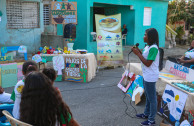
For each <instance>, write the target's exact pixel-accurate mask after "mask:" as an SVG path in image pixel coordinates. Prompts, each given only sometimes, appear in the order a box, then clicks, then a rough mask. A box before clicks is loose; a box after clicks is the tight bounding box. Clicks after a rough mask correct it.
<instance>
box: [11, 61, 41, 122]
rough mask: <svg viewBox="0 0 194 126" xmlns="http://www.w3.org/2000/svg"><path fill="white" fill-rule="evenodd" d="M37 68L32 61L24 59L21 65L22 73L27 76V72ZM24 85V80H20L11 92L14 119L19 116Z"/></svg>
mask: <svg viewBox="0 0 194 126" xmlns="http://www.w3.org/2000/svg"><path fill="white" fill-rule="evenodd" d="M37 70H38V67H37V64H36V63H35V62H34V61H26V62H25V63H24V64H23V66H22V73H23V75H24V76H25V77H26V76H28V74H29V73H30V72H32V71H37ZM24 85H25V84H24V80H20V81H19V82H18V83H17V84H16V86H15V88H14V90H13V92H12V94H11V98H12V100H13V101H15V102H14V107H13V112H12V113H13V116H14V118H16V119H19V118H20V102H21V93H22V90H23V87H24Z"/></svg>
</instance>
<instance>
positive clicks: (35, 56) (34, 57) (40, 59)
mask: <svg viewBox="0 0 194 126" xmlns="http://www.w3.org/2000/svg"><path fill="white" fill-rule="evenodd" d="M32 60H33V61H35V62H36V63H39V62H41V61H42V58H41V57H40V56H39V55H38V54H36V55H34V56H33V57H32Z"/></svg>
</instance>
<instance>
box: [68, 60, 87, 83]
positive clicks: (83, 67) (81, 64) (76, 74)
mask: <svg viewBox="0 0 194 126" xmlns="http://www.w3.org/2000/svg"><path fill="white" fill-rule="evenodd" d="M65 80H67V81H74V82H88V59H84V58H74V57H65Z"/></svg>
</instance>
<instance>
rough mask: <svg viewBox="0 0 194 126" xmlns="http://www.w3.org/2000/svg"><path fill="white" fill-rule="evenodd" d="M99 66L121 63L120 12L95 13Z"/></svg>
mask: <svg viewBox="0 0 194 126" xmlns="http://www.w3.org/2000/svg"><path fill="white" fill-rule="evenodd" d="M95 18H96V32H97V60H98V65H99V66H115V65H119V64H123V50H122V35H121V14H117V15H111V16H105V15H99V14H96V15H95Z"/></svg>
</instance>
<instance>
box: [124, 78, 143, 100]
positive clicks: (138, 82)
mask: <svg viewBox="0 0 194 126" xmlns="http://www.w3.org/2000/svg"><path fill="white" fill-rule="evenodd" d="M138 87H141V88H143V89H144V86H143V77H142V76H141V75H136V78H135V80H134V81H133V83H132V84H131V86H130V87H129V89H128V91H127V94H128V95H129V96H130V97H131V98H132V96H133V92H134V90H135V89H136V88H138Z"/></svg>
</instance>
